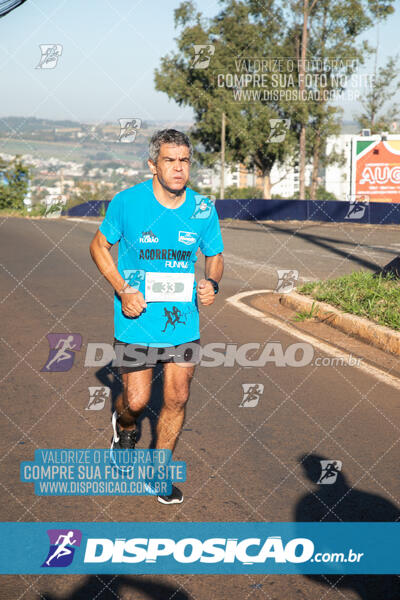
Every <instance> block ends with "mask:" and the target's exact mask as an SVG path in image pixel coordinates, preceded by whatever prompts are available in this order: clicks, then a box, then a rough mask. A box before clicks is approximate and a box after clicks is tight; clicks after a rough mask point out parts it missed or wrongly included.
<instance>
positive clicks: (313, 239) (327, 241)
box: [232, 223, 398, 271]
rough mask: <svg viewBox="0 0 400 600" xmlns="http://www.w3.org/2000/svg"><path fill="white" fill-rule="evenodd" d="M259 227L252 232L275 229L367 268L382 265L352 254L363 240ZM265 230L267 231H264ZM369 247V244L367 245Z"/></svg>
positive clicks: (288, 228)
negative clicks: (344, 247)
mask: <svg viewBox="0 0 400 600" xmlns="http://www.w3.org/2000/svg"><path fill="white" fill-rule="evenodd" d="M258 225H259V228H257V229H255V228H254V229H252V230H251V234H253V233H269V232H270V230H273V231H274V232H276V233H281V234H284V235H287V236H290V237H294V238H299V239H302V240H305V241H307V242H308V243H310V244H313V245H314V246H317V248H318V249H321V248H322V249H324V250H328V251H329V252H331V253H332V254H336V255H337V256H340V257H342V258H344V259H346V260H348V261H349V262H352V263H355V264H357V265H359V266H361V267H365V268H367V269H371V270H373V271H376V269H379V268H380V267H381V266H382V265H378V264H377V263H375V262H372V261H370V260H367V259H366V258H365V257H362V256H360V255H357V254H351V251H352V250H353V248H354V249H355V251H356V252H357V251H359V249H363V248H364V245H363V242H362V241H361V242H360V243H358V242H357V241H349V240H348V239H347V240H346V239H345V240H343V239H335V238H331V237H326V236H323V235H316V234H313V233H305V232H303V231H301V230H299V229H298V228H297V229H295V228H290V227H285V228H284V229H283V228H281V227H278V226H277V225H271V224H268V225H263V224H262V223H258ZM236 229H242V230H243V231H250V230H249V229H247V228H246V227H234V228H232V231H234V230H236ZM263 230H265V231H263ZM336 244H340V245H342V246H344V245H348V246H349V250H348V251H346V250H343V249H342V248H338V247H337V246H336ZM365 247H366V248H367V249H368V246H365ZM379 252H381V253H382V254H389V255H391V256H397V254H398V251H396V250H390V249H387V248H381V247H379Z"/></svg>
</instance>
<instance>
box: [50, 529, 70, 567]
mask: <svg viewBox="0 0 400 600" xmlns="http://www.w3.org/2000/svg"><path fill="white" fill-rule="evenodd" d="M73 535H74V532H73V531H69V532H68V533H67V534H66V535H62V534H61V535H59V536H58V538H57V541H56V545H57V549H56V550H55V552H54V553H53V554H52V555H51V556H50V558H48V559H47V560H46V565H48V566H50V563H51V561H52V560H53V558H61V557H62V556H66V555H67V554H72V550H71V548H67V546H69V545H70V546H72V545H73V544H76V542H77V540H73V539H71V538H72V537H73ZM60 540H62V542H60Z"/></svg>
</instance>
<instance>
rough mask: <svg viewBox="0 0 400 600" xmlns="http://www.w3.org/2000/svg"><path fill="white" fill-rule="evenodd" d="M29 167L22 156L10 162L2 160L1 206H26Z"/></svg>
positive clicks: (0, 168) (0, 176) (0, 180)
mask: <svg viewBox="0 0 400 600" xmlns="http://www.w3.org/2000/svg"><path fill="white" fill-rule="evenodd" d="M29 175H30V174H29V168H28V167H27V166H26V165H24V163H23V162H22V160H21V158H20V156H16V157H15V158H14V160H12V161H11V162H10V163H6V162H5V161H0V208H17V209H22V208H23V207H24V198H25V196H26V194H27V192H28V187H29Z"/></svg>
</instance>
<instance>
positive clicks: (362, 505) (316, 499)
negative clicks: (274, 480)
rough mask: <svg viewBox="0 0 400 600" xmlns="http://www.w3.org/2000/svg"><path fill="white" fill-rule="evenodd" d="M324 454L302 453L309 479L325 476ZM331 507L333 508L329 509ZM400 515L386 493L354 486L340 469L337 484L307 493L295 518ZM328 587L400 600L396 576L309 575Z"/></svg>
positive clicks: (370, 599)
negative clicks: (323, 468)
mask: <svg viewBox="0 0 400 600" xmlns="http://www.w3.org/2000/svg"><path fill="white" fill-rule="evenodd" d="M321 460H327V459H326V457H324V456H318V455H315V454H312V455H310V456H306V457H304V456H302V457H300V458H299V462H301V463H302V466H303V468H304V471H305V474H306V476H307V478H308V479H309V480H310V481H311V482H313V483H315V484H316V482H317V481H318V480H319V478H320V475H321V463H320V461H321ZM329 509H331V511H330V510H329ZM399 518H400V512H399V509H398V508H397V507H396V506H395V505H394V504H392V502H389V500H386V499H385V498H383V497H382V496H378V495H375V494H371V493H369V492H363V491H361V490H357V489H354V488H351V487H350V486H349V484H348V482H347V480H346V477H345V475H344V474H343V473H342V472H340V473H338V475H337V479H336V481H335V483H333V484H331V485H316V487H315V489H314V490H313V492H310V493H309V494H306V495H305V496H303V497H302V498H301V499H300V501H299V502H298V503H297V506H296V508H295V520H296V521H298V522H305V521H322V522H327V521H339V520H340V519H341V520H342V521H345V522H346V521H349V522H352V521H356V522H357V521H372V522H375V521H386V522H393V521H396V520H398V519H399ZM305 577H307V578H309V579H312V580H313V581H315V582H318V583H320V584H321V585H324V586H329V587H334V588H335V589H338V590H341V591H342V590H353V591H354V592H356V593H357V594H358V596H359V598H360V600H399V598H400V578H399V577H398V576H396V575H345V576H342V575H339V576H336V575H305Z"/></svg>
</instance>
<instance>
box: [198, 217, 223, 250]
mask: <svg viewBox="0 0 400 600" xmlns="http://www.w3.org/2000/svg"><path fill="white" fill-rule="evenodd" d="M199 246H200V250H201V251H202V253H203V254H204V255H205V256H214V255H215V254H219V253H220V252H222V251H223V249H224V244H223V241H222V235H221V228H220V226H219V219H218V213H217V211H216V209H215V206H213V207H212V211H211V214H210V216H209V218H208V223H207V225H206V227H205V229H204V231H203V233H202V236H201V240H200V244H199Z"/></svg>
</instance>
